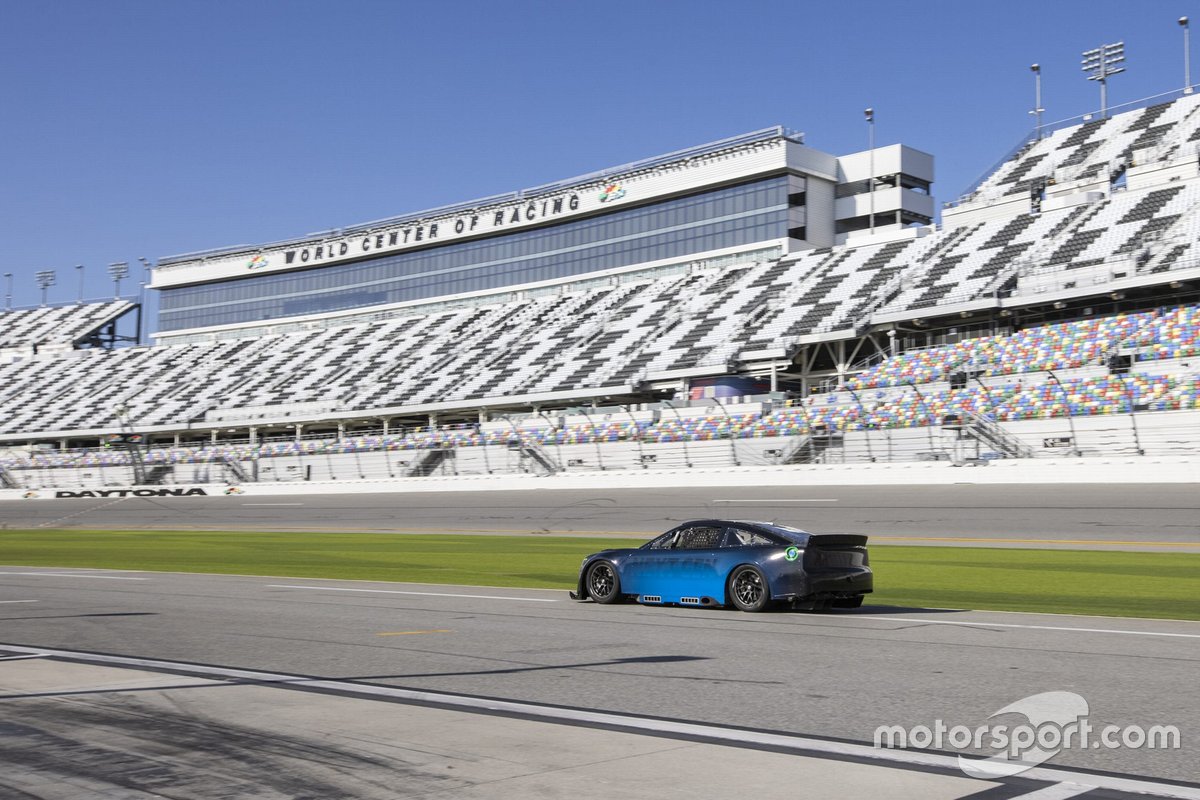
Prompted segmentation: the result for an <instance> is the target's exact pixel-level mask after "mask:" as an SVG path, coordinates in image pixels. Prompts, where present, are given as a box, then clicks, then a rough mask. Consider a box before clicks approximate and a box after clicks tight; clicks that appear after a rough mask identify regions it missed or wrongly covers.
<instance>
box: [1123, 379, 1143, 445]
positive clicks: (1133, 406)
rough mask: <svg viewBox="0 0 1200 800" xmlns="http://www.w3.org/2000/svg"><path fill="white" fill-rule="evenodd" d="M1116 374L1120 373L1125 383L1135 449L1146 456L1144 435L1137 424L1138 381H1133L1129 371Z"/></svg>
mask: <svg viewBox="0 0 1200 800" xmlns="http://www.w3.org/2000/svg"><path fill="white" fill-rule="evenodd" d="M1116 374H1118V375H1120V377H1121V382H1122V383H1124V384H1125V397H1126V399H1127V400H1128V402H1129V424H1130V426H1131V427H1132V428H1133V449H1134V451H1135V452H1136V453H1137V454H1138V455H1139V456H1144V455H1146V451H1145V450H1144V449H1143V448H1142V437H1141V435H1140V434H1139V432H1138V424H1137V381H1131V380H1130V379H1129V378H1130V376H1129V374H1128V373H1116Z"/></svg>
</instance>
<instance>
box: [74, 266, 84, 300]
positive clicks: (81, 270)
mask: <svg viewBox="0 0 1200 800" xmlns="http://www.w3.org/2000/svg"><path fill="white" fill-rule="evenodd" d="M75 271H76V272H77V273H78V274H79V301H78V302H79V305H83V264H76V265H75Z"/></svg>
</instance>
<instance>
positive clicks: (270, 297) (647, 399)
mask: <svg viewBox="0 0 1200 800" xmlns="http://www.w3.org/2000/svg"><path fill="white" fill-rule="evenodd" d="M1042 133H1043V134H1044V135H1042V136H1041V137H1040V138H1039V137H1031V138H1030V139H1029V140H1028V141H1026V142H1024V143H1023V145H1022V146H1021V147H1019V148H1018V149H1017V150H1015V151H1014V153H1013V154H1012V155H1011V156H1010V157H1008V158H1007V159H1005V160H1004V161H1003V162H1002V163H1001V164H1000V166H999V167H997V168H996V169H995V170H993V171H992V172H990V173H989V174H988V175H987V176H985V178H984V179H983V180H981V182H980V183H979V184H978V185H977V186H976V187H973V188H972V189H971V190H970V191H969V192H968V193H967V194H965V195H964V196H963V197H961V198H959V199H958V200H957V201H955V202H954V203H951V204H947V206H946V207H945V208H944V210H943V212H942V222H941V224H940V225H933V224H931V223H932V220H931V217H932V216H933V198H932V195H931V180H932V174H933V159H932V157H930V156H928V155H926V154H924V153H921V152H920V151H917V150H914V149H912V148H909V147H906V146H903V145H892V146H889V147H883V148H879V149H878V150H876V151H875V153H874V155H873V157H868V156H870V155H871V154H868V153H854V154H850V155H847V156H841V157H837V156H832V155H829V154H825V153H821V152H819V151H816V150H813V149H812V148H809V147H807V146H806V145H805V144H804V142H803V137H802V136H801V135H799V134H796V133H794V132H790V131H787V130H784V129H782V128H771V129H766V130H763V131H757V132H754V133H751V134H747V135H745V136H740V137H734V138H732V139H727V140H723V141H721V142H715V143H712V144H708V145H703V146H700V147H696V148H690V149H688V150H685V151H679V152H677V153H671V154H667V155H664V156H661V157H657V158H654V159H648V160H646V161H641V162H636V163H633V164H628V165H624V166H622V167H617V168H614V169H612V170H606V171H603V172H600V173H594V174H591V175H586V176H581V177H580V178H574V179H570V180H566V181H561V182H558V183H555V184H551V185H548V186H542V187H535V188H533V189H527V190H523V191H520V192H515V193H512V194H511V195H503V196H499V197H493V198H485V199H483V200H478V201H472V202H469V203H463V204H459V205H456V206H451V207H445V208H440V209H432V210H430V211H425V212H420V213H418V214H412V215H405V216H403V217H396V218H390V219H386V220H382V221H379V222H376V223H369V224H366V225H361V226H353V227H350V228H342V229H337V230H334V231H330V232H328V233H325V234H322V235H319V236H315V237H307V238H305V239H298V240H292V241H286V242H279V243H274V244H269V245H262V246H254V247H239V248H226V249H221V250H214V251H206V252H204V253H198V254H189V255H185V256H176V257H171V258H165V259H162V260H161V261H160V262H159V265H158V267H157V268H156V270H155V273H154V276H153V283H152V286H153V288H154V289H156V290H158V291H159V292H160V297H161V300H162V302H161V313H160V319H159V325H158V333H157V334H156V335H157V338H158V344H155V345H153V346H138V347H96V346H94V345H95V344H97V343H99V342H101V340H102V338H103V337H100V332H102V331H105V330H108V331H111V330H112V324H113V321H114V320H115V319H117V318H119V317H120V316H121V315H123V314H126V313H129V311H130V310H131V308H132V304H129V303H121V302H114V303H109V304H88V305H77V306H71V307H62V308H47V309H35V310H28V311H22V312H8V313H6V314H3V315H0V356H4V355H5V354H7V355H8V356H9V357H6V358H3V357H0V401H2V407H3V409H4V413H3V415H2V416H0V467H2V469H3V471H4V475H0V477H4V476H5V475H6V476H7V477H6V478H5V480H7V481H8V482H9V483H10V484H13V485H20V486H26V485H28V486H34V485H106V484H111V485H129V483H130V473H129V470H131V469H134V468H135V467H136V468H137V470H136V475H135V476H134V477H137V478H138V479H139V480H150V481H152V482H153V481H158V482H166V481H197V480H228V481H244V480H253V479H260V480H282V479H309V480H318V479H328V478H338V479H341V478H343V477H402V476H419V475H428V474H432V473H434V472H443V473H444V472H454V473H459V474H464V473H472V472H477V473H490V472H496V471H506V470H512V471H526V472H538V473H553V472H558V471H564V470H571V469H616V468H649V467H651V466H664V465H671V466H686V465H699V464H718V463H719V464H743V463H755V464H782V463H802V462H824V463H833V462H840V461H855V460H862V461H879V460H902V459H917V458H931V459H942V458H944V459H947V460H952V461H955V462H957V463H961V462H963V461H964V460H965V459H971V460H987V459H989V458H1028V457H1044V456H1056V455H1058V456H1061V455H1064V454H1069V455H1085V456H1086V455H1089V454H1093V453H1127V454H1139V453H1164V452H1194V450H1195V448H1196V446H1197V443H1198V442H1200V437H1198V436H1197V434H1196V432H1195V431H1196V430H1197V429H1200V422H1198V421H1197V420H1200V414H1197V413H1196V412H1197V411H1200V251H1195V249H1194V247H1195V243H1196V241H1197V237H1198V235H1200V98H1198V97H1197V96H1196V95H1192V94H1179V95H1178V96H1175V95H1172V96H1167V97H1159V98H1153V99H1152V100H1150V101H1147V102H1144V103H1141V104H1135V105H1134V106H1133V107H1130V108H1128V109H1126V110H1123V111H1122V112H1121V113H1117V114H1114V115H1113V116H1111V117H1108V118H1103V119H1091V120H1083V119H1081V120H1077V121H1074V122H1073V123H1069V124H1064V125H1062V126H1060V127H1058V128H1057V129H1054V130H1048V131H1047V130H1045V129H1044V130H1043V131H1042ZM872 163H873V164H874V165H875V167H876V171H875V173H874V174H871V173H869V172H868V165H869V164H872ZM871 208H873V209H874V215H873V217H872V215H871V213H870V211H869V210H868V209H871ZM108 341H109V343H112V340H111V337H110V338H109V340H108ZM51 345H53V346H51ZM1118 418H1120V419H1118ZM133 431H136V432H138V433H139V434H141V435H143V436H144V437H146V438H145V440H144V443H142V444H139V446H137V447H114V446H112V441H113V437H114V436H118V435H122V434H129V433H130V432H133ZM106 444H107V445H108V446H107V447H105V445H106ZM51 448H53V449H51ZM110 473H111V474H110Z"/></svg>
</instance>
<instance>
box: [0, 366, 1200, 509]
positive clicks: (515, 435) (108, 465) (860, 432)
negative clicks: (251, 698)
mask: <svg viewBox="0 0 1200 800" xmlns="http://www.w3.org/2000/svg"><path fill="white" fill-rule="evenodd" d="M1190 375H1191V377H1190V379H1191V380H1193V381H1195V379H1196V378H1197V376H1198V375H1200V371H1193V372H1192V373H1190ZM1014 377H1018V378H1021V379H1022V380H1025V381H1027V382H1029V383H1030V385H1031V386H1032V385H1035V384H1034V382H1033V379H1032V376H1031V374H1028V373H1027V374H1024V375H1022V376H1014ZM1070 380H1072V379H1071V378H1069V377H1068V381H1070ZM909 388H912V387H909ZM901 389H902V390H903V391H905V392H906V393H907V391H908V390H907V389H904V387H901ZM864 394H866V393H865V392H864ZM927 398H928V403H927V401H926V400H927ZM770 400H773V401H774V402H773V403H772V402H767V401H764V403H763V404H762V405H761V408H760V410H759V412H758V413H757V414H755V413H743V412H744V411H745V408H746V407H747V406H748V405H753V404H746V403H742V404H735V405H726V404H725V403H724V402H721V401H718V400H716V399H712V398H709V399H704V400H698V401H691V402H686V401H679V403H677V404H675V403H672V404H670V405H672V406H673V407H674V408H673V410H674V411H675V412H676V414H675V415H670V414H659V415H658V416H657V417H655V416H653V412H655V411H662V410H663V409H662V408H661V407H660V408H652V407H639V408H637V409H636V410H635V409H632V408H627V407H624V406H616V407H610V408H609V409H588V410H587V414H588V415H589V420H592V419H594V420H596V422H595V423H592V422H589V425H588V426H587V427H585V426H574V427H568V426H564V425H562V424H561V420H563V419H565V418H569V416H570V411H569V410H568V411H567V412H564V414H566V415H567V416H565V417H564V416H561V415H560V416H559V417H557V418H555V417H550V418H547V417H544V416H534V415H528V416H524V417H516V416H514V417H513V418H510V419H506V420H504V421H495V422H492V423H486V425H489V426H491V427H490V428H485V427H484V425H471V426H442V427H425V428H421V429H413V430H405V431H399V432H389V433H386V434H385V433H384V432H383V431H381V430H377V431H359V432H355V433H354V434H352V435H348V436H343V437H341V438H339V437H337V436H334V435H323V436H309V437H303V438H300V439H291V438H289V439H280V438H272V439H264V440H261V441H257V442H250V441H248V440H245V439H242V440H237V441H232V440H228V441H222V442H219V443H211V442H210V443H206V444H204V445H200V446H193V447H158V448H156V447H153V446H151V447H149V448H148V450H147V452H146V453H145V455H144V459H143V461H142V467H143V469H152V470H155V471H156V475H157V476H158V479H159V480H160V482H164V483H177V484H237V483H244V482H247V481H252V480H258V481H265V482H279V481H339V480H365V479H383V478H389V479H390V478H404V477H406V476H414V475H420V476H423V477H431V476H453V475H481V474H522V473H524V474H541V475H546V474H572V473H580V472H589V471H610V470H644V469H653V468H659V469H662V468H666V469H680V468H689V467H726V466H735V465H742V466H746V465H753V466H772V465H779V464H785V463H789V462H792V463H794V461H795V455H796V454H797V452H798V450H799V449H803V450H804V453H805V456H806V457H805V459H804V460H805V461H806V462H807V463H813V464H854V463H880V462H886V463H902V462H919V461H946V462H952V463H955V464H972V465H976V464H978V465H984V464H986V463H988V462H990V461H992V460H995V459H998V458H1004V457H1011V456H1014V455H1016V456H1019V457H1031V458H1046V457H1079V458H1089V457H1116V456H1120V457H1136V456H1155V457H1159V456H1164V455H1188V456H1193V455H1197V454H1200V403H1197V404H1196V406H1195V407H1193V408H1192V410H1182V411H1164V412H1158V411H1151V410H1150V407H1149V405H1148V404H1146V403H1144V402H1142V401H1141V400H1140V398H1139V395H1138V392H1137V391H1136V390H1135V389H1133V388H1131V389H1130V390H1129V391H1128V392H1121V394H1120V397H1118V398H1116V399H1115V401H1114V402H1112V403H1110V404H1109V405H1107V406H1105V407H1103V408H1099V407H1098V408H1095V409H1093V411H1094V413H1089V414H1081V413H1079V412H1071V411H1070V409H1069V408H1062V409H1057V408H1055V407H1053V406H1050V407H1048V408H1046V409H1045V410H1044V413H1038V414H1037V415H1036V416H1034V417H1031V418H1028V419H1023V420H1022V421H1019V422H1003V423H1002V422H999V421H998V420H997V419H996V418H995V416H994V414H993V413H992V412H994V411H995V410H996V408H995V406H993V407H992V408H983V409H981V410H979V411H977V412H970V413H968V414H960V415H957V418H956V415H953V414H945V412H944V411H943V408H948V406H944V404H943V403H944V398H940V397H938V396H937V394H936V390H935V388H934V387H933V386H932V385H931V386H927V387H926V390H925V393H924V394H922V395H911V399H910V401H909V402H911V403H913V404H918V405H919V406H920V408H919V409H917V410H916V411H915V412H914V416H913V418H912V424H911V425H907V426H902V427H893V426H891V425H890V424H877V423H875V422H867V423H866V424H864V422H863V421H864V420H872V419H875V418H874V417H872V414H873V413H874V410H873V408H872V407H871V406H872V405H873V404H874V399H873V398H872V397H867V398H865V400H864V398H863V397H861V396H860V395H857V394H854V393H852V392H848V391H839V392H838V394H837V395H830V396H829V397H814V398H811V399H809V400H806V401H799V400H793V401H783V400H782V399H781V397H780V396H778V395H775V396H772V397H771V398H770ZM660 405H661V406H665V405H667V404H660ZM714 409H716V410H714ZM580 411H582V410H580ZM789 411H794V412H797V413H795V414H792V416H791V419H792V423H791V424H790V425H786V426H785V425H782V424H779V425H777V426H776V427H775V428H772V429H767V430H764V429H763V428H762V422H763V420H765V419H767V418H769V417H771V415H773V414H774V415H776V417H777V416H778V414H781V413H782V414H784V415H785V416H786V415H787V414H788V413H789ZM822 411H836V412H837V413H836V414H835V415H834V417H832V418H830V417H822V416H821V414H822ZM697 412H698V413H697ZM944 414H945V415H944ZM556 419H557V420H559V422H556ZM822 419H834V420H840V422H835V424H834V425H833V426H831V427H823V426H824V424H825V423H823V422H821V420H822ZM597 423H598V424H597ZM972 423H974V424H972ZM980 424H983V425H985V426H986V427H988V428H989V435H980V432H979V430H978V428H979V426H980ZM1001 439H1002V440H1003V441H1002V442H1001V444H1002V446H999V445H998V444H997V442H999V441H1000V440H1001ZM431 453H438V454H439V455H438V456H437V457H436V458H430V457H429V454H431ZM0 466H2V467H3V469H4V470H5V473H6V475H7V476H8V481H7V482H8V484H9V486H10V487H14V488H25V489H31V490H36V489H41V488H77V487H80V486H83V487H103V486H118V487H120V486H130V485H134V483H135V481H136V471H137V470H136V467H137V466H138V465H135V464H133V463H131V460H130V458H129V456H128V454H127V453H125V452H123V451H119V450H104V449H94V450H76V451H33V452H26V453H24V454H22V453H20V452H19V451H18V450H17V449H11V450H10V451H9V452H8V454H7V455H4V454H0Z"/></svg>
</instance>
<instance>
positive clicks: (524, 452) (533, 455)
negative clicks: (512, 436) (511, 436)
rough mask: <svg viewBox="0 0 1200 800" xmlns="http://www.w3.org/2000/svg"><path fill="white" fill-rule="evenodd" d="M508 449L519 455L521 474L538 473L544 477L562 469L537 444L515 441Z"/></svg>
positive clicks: (510, 443)
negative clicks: (515, 451)
mask: <svg viewBox="0 0 1200 800" xmlns="http://www.w3.org/2000/svg"><path fill="white" fill-rule="evenodd" d="M508 447H509V449H510V450H517V451H518V452H519V453H520V458H521V461H520V468H521V471H522V472H540V473H542V474H544V475H553V474H554V473H556V472H559V471H560V470H561V469H562V467H561V466H559V464H558V463H557V462H556V461H555V460H554V459H553V458H551V457H550V454H549V453H547V452H546V451H545V450H544V449H542V446H541V445H540V444H538V443H537V442H530V441H523V440H516V441H512V442H509V444H508Z"/></svg>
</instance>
